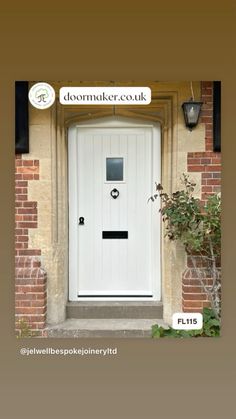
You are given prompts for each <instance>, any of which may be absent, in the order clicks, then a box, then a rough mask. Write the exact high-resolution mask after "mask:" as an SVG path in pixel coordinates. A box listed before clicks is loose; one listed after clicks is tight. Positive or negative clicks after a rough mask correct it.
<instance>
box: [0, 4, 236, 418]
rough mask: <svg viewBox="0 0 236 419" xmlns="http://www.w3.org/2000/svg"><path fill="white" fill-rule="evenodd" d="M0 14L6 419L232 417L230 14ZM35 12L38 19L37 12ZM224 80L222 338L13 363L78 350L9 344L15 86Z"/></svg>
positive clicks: (153, 7) (52, 9) (22, 8)
mask: <svg viewBox="0 0 236 419" xmlns="http://www.w3.org/2000/svg"><path fill="white" fill-rule="evenodd" d="M158 3H159V2H156V1H155V2H151V1H146V2H143V3H139V2H135V3H133V2H130V3H127V1H125V2H122V1H120V2H116V3H114V4H113V3H111V2H104V1H101V2H96V3H95V5H94V7H92V4H91V3H87V4H85V3H84V2H81V4H80V2H76V3H75V4H73V3H72V2H71V3H69V2H66V3H63V2H56V3H55V5H53V3H52V2H50V3H49V2H45V3H44V2H43V1H42V2H40V3H39V6H37V5H36V4H34V3H32V2H30V3H26V2H25V1H23V2H18V3H17V4H16V6H15V7H14V8H13V5H12V4H8V5H6V6H4V5H1V9H2V10H1V18H0V19H1V21H0V43H1V67H0V73H1V77H0V85H1V90H0V91H1V96H0V97H1V100H0V109H1V113H0V115H1V117H0V147H1V151H0V159H1V166H0V167H1V177H0V187H1V208H0V210H1V218H0V219H1V235H0V236H1V259H2V260H1V265H0V266H1V276H0V277H1V292H0V296H1V313H2V315H1V355H0V361H1V363H2V367H1V386H2V401H1V407H0V409H1V417H4V418H5V419H15V418H17V419H21V418H22V419H23V418H24V419H28V418H29V419H31V418H34V419H38V418H40V419H41V418H42V417H44V418H46V419H47V418H49V419H54V418H55V419H56V418H57V419H61V418H63V419H64V418H68V419H74V418H81V419H93V418H96V419H97V418H102V419H106V418H109V419H110V418H112V419H113V418H114V419H116V418H117V419H118V418H119V419H121V418H122V419H123V418H124V419H134V418H135V419H139V418H140V419H141V418H142V419H143V418H147V419H152V418H153V419H154V418H158V419H159V418H160V419H172V418H173V419H178V418H179V419H180V418H181V419H199V418H202V419H205V418H209V419H213V418H214V419H222V418H225V419H234V418H235V403H234V398H235V394H234V393H235V376H234V375H233V370H234V368H233V364H234V365H235V340H236V338H235V332H234V329H235V324H234V323H235V308H234V307H235V289H236V281H235V264H234V260H235V237H236V234H235V233H236V231H235V230H236V223H235V205H236V202H235V201H236V195H235V194H234V189H233V185H234V183H235V152H236V142H235V140H234V139H235V105H234V103H235V97H236V78H235V52H234V51H235V34H236V33H235V32H236V25H235V20H236V19H235V5H234V2H233V1H227V0H226V1H224V2H219V4H217V3H216V2H211V1H210V0H209V1H207V0H206V1H202V0H199V1H198V2H193V3H192V5H193V8H192V9H189V2H187V1H183V0H182V1H178V2H173V4H171V3H169V2H164V4H163V2H160V4H158ZM33 6H34V11H33V10H32V8H33ZM190 78H192V79H193V80H203V79H204V80H207V79H208V80H213V79H215V80H222V85H223V86H222V87H223V90H222V109H223V111H222V137H223V156H224V158H223V161H224V163H223V165H224V169H223V197H224V219H223V236H224V237H223V278H224V281H223V331H222V337H221V338H220V339H218V340H215V339H209V340H208V339H198V340H194V339H193V340H191V339H189V340H183V341H182V340H181V341H180V340H179V341H177V340H176V341H173V340H171V341H169V340H162V341H152V340H150V341H149V340H144V341H142V342H137V341H136V340H127V341H125V342H123V341H122V342H120V341H117V340H109V341H108V340H103V341H102V342H101V341H100V342H98V341H94V340H93V341H92V340H88V341H87V344H86V345H87V346H91V347H101V346H102V347H106V346H112V347H114V346H118V355H117V357H115V358H105V357H104V358H96V357H94V358H84V359H82V358H69V357H68V358H63V357H62V358H60V357H58V358H55V357H54V358H50V357H44V358H36V357H31V358H28V357H24V358H22V357H20V355H19V354H18V350H19V348H20V347H22V346H27V347H33V346H36V347H43V348H44V347H45V346H46V345H47V346H52V347H73V346H76V347H81V346H82V345H83V346H85V343H84V342H83V343H79V342H78V343H77V345H76V344H75V342H74V341H67V342H65V341H63V342H62V341H60V340H57V341H56V342H55V340H50V339H47V341H46V342H45V340H43V339H40V340H31V341H29V340H26V341H23V340H21V341H20V340H19V341H17V340H16V339H15V337H14V333H13V329H14V320H13V318H14V297H13V289H14V267H13V255H14V250H13V249H14V241H13V240H14V238H13V219H14V217H13V208H14V196H13V191H14V179H13V173H14V171H13V167H14V159H13V157H14V156H13V139H14V116H13V115H14V90H13V88H14V80H17V79H18V80H20V79H22V80H27V79H30V80H32V79H33V80H40V79H42V80H50V79H51V80H66V79H67V80H68V79H71V80H94V79H97V80H110V79H112V80H122V79H123V80H130V79H138V80H141V79H144V80H145V79H149V80H166V81H169V80H170V81H171V80H177V81H178V80H188V79H190Z"/></svg>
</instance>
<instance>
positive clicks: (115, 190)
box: [111, 188, 120, 199]
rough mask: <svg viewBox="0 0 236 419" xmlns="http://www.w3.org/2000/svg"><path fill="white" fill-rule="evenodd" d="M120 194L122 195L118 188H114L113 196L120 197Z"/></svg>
mask: <svg viewBox="0 0 236 419" xmlns="http://www.w3.org/2000/svg"><path fill="white" fill-rule="evenodd" d="M119 195H120V192H119V191H118V190H117V189H116V188H114V189H112V191H111V196H112V198H114V199H116V198H118V196H119Z"/></svg>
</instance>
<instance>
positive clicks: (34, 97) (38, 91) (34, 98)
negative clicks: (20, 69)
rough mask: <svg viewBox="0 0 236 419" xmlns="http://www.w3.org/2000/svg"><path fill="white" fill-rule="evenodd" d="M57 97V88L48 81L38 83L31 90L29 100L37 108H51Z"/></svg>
mask: <svg viewBox="0 0 236 419" xmlns="http://www.w3.org/2000/svg"><path fill="white" fill-rule="evenodd" d="M55 97H56V96H55V90H54V89H53V87H52V86H50V84H48V83H36V84H34V85H33V86H32V87H31V89H30V91H29V101H30V103H31V105H33V106H34V107H35V108H37V109H47V108H50V106H52V104H53V103H54V102H55Z"/></svg>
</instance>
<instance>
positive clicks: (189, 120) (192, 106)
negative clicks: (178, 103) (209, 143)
mask: <svg viewBox="0 0 236 419" xmlns="http://www.w3.org/2000/svg"><path fill="white" fill-rule="evenodd" d="M202 104H203V102H195V101H194V100H193V99H192V98H191V99H190V100H189V101H188V102H184V103H183V104H182V109H183V112H184V120H185V125H186V127H187V128H188V129H189V130H190V131H192V129H193V128H194V127H196V126H197V124H198V120H199V115H200V111H201V107H202Z"/></svg>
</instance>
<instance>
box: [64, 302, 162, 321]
mask: <svg viewBox="0 0 236 419" xmlns="http://www.w3.org/2000/svg"><path fill="white" fill-rule="evenodd" d="M66 318H67V319H162V318H163V304H162V302H160V301H74V302H68V303H67V305H66Z"/></svg>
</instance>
